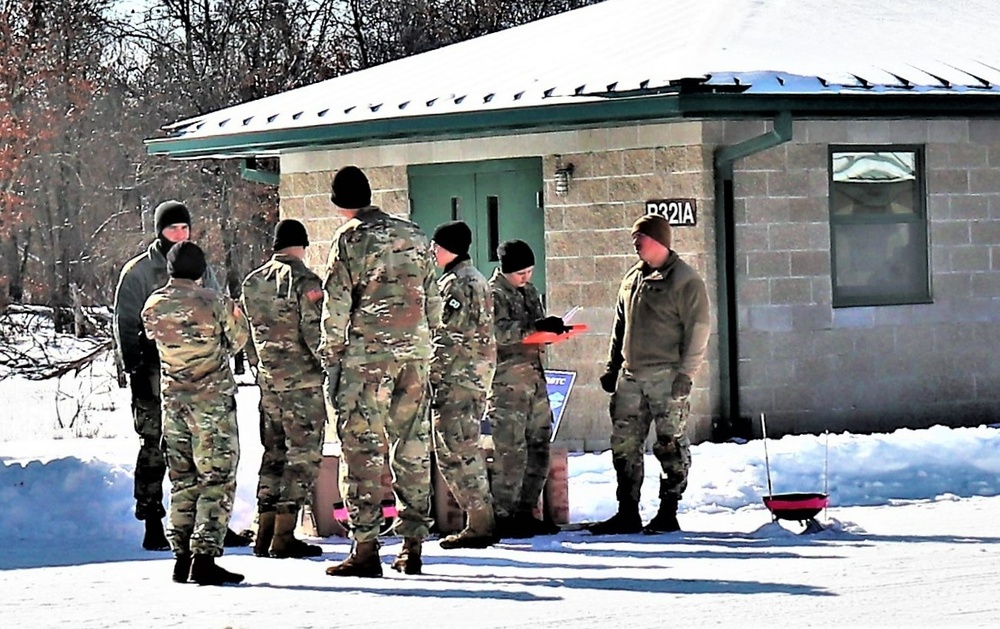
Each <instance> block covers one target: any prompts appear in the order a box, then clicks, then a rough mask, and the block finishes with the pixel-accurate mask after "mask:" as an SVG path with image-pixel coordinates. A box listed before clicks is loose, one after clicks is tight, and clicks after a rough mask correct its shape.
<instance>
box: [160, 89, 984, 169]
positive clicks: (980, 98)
mask: <svg viewBox="0 0 1000 629" xmlns="http://www.w3.org/2000/svg"><path fill="white" fill-rule="evenodd" d="M779 112H785V113H790V114H791V115H792V116H794V117H795V118H797V119H808V118H813V119H819V118H823V119H828V118H834V119H836V118H858V117H862V118H900V117H902V118H946V117H955V116H960V117H981V118H998V117H1000V94H998V93H997V92H987V91H984V92H983V93H969V92H968V91H966V92H961V93H944V94H920V93H912V92H909V93H908V92H901V93H899V94H895V93H893V94H888V93H884V92H864V93H857V94H855V93H848V94H845V93H843V92H837V93H817V94H753V93H742V94H732V93H695V94H685V93H670V94H651V95H640V96H634V97H629V98H608V99H607V100H597V101H588V102H583V103H559V104H552V105H543V106H534V107H523V108H516V109H499V110H488V111H474V112H462V113H454V114H437V115H432V116H414V117H405V118H388V119H380V120H370V121H361V122H350V123H339V124H330V125H323V126H312V127H303V128H298V129H278V130H274V131H254V132H246V133H235V134H229V135H224V136H212V137H208V138H184V137H178V138H157V139H151V140H146V149H147V152H148V153H149V154H150V155H163V156H166V157H170V158H174V159H196V158H206V157H215V158H237V157H251V156H257V155H268V154H270V155H273V154H276V153H281V152H284V151H288V150H310V149H322V148H350V147H356V146H376V145H384V144H398V143H402V142H420V141H429V140H451V139H462V138H471V137H495V136H502V135H511V134H514V133H537V132H543V131H546V132H551V131H560V130H570V129H580V128H590V127H599V126H619V125H623V124H630V123H636V122H646V123H649V122H657V121H661V122H665V121H670V120H679V119H706V120H707V119H747V118H761V117H772V116H774V115H776V114H778V113H779Z"/></svg>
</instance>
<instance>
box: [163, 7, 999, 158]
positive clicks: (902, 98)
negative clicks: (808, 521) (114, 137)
mask: <svg viewBox="0 0 1000 629" xmlns="http://www.w3.org/2000/svg"><path fill="white" fill-rule="evenodd" d="M880 4H885V5H889V6H877V5H880ZM948 4H949V3H942V2H940V1H939V0H896V1H895V2H892V3H870V2H868V1H867V0H842V1H841V2H838V3H830V2H828V1H827V0H769V1H768V2H767V3H760V2H758V1H756V0H605V2H602V3H600V4H596V5H592V6H589V7H584V8H582V9H577V10H575V11H570V12H567V13H563V14H561V15H557V16H554V17H551V18H547V19H544V20H539V21H537V22H533V23H530V24H526V25H523V26H520V27H517V28H512V29H509V30H506V31H502V32H499V33H494V34H492V35H488V36H485V37H480V38H477V39H474V40H470V41H467V42H463V43H460V44H455V45H452V46H447V47H445V48H440V49H438V50H434V51H430V52H427V53H423V54H420V55H415V56H413V57H408V58H406V59H401V60H398V61H394V62H392V63H387V64H384V65H381V66H376V67H373V68H369V69H367V70H362V71H359V72H354V73H352V74H348V75H344V76H340V77H337V78H334V79H330V80H327V81H323V82H320V83H316V84H314V85H310V86H306V87H302V88H299V89H296V90H292V91H289V92H285V93H282V94H276V95H274V96H270V97H267V98H263V99H260V100H256V101H252V102H249V103H244V104H242V105H236V106H233V107H229V108H226V109H223V110H220V111H216V112H213V113H209V114H206V115H203V116H199V117H196V118H191V119H188V120H183V121H180V122H176V123H174V124H170V125H167V126H165V127H164V131H166V132H167V136H166V137H164V138H157V139H152V140H148V141H147V144H148V150H149V152H150V153H152V154H162V155H167V156H170V157H179V158H184V157H242V156H253V155H273V154H277V153H281V152H283V151H287V150H303V149H308V148H315V147H326V146H360V145H372V144H380V143H382V144H384V143H394V142H402V141H421V140H428V139H442V138H459V137H482V136H484V135H503V134H509V133H515V132H530V131H543V130H558V129H568V128H580V127H587V126H601V125H613V124H624V123H628V122H639V121H657V120H660V121H662V120H671V119H678V118H710V117H723V116H724V117H758V116H770V115H773V114H774V113H775V112H777V111H785V112H790V113H792V114H793V115H795V116H797V117H809V116H812V117H821V116H843V117H848V116H854V117H857V116H859V115H865V116H869V117H871V116H878V115H886V116H889V115H892V116H901V115H902V116H949V115H950V116H954V115H975V116H990V117H1000V99H998V97H1000V69H998V67H1000V38H996V37H995V33H994V32H993V29H992V26H991V25H995V24H998V23H1000V3H998V2H995V0H965V2H964V4H963V14H964V15H969V16H974V17H973V18H971V19H968V20H966V21H964V22H958V23H957V22H956V17H955V11H954V9H953V8H949V6H947V5H948ZM664 24H673V25H677V26H676V28H675V29H673V30H670V29H668V30H664V26H663V25H664ZM928 42H933V45H929V44H928Z"/></svg>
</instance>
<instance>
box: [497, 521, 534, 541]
mask: <svg viewBox="0 0 1000 629" xmlns="http://www.w3.org/2000/svg"><path fill="white" fill-rule="evenodd" d="M495 531H496V535H497V537H499V538H500V539H528V538H530V537H534V536H535V527H533V526H524V521H523V520H522V519H521V518H518V517H517V516H514V515H507V516H501V517H499V518H497V519H496V529H495Z"/></svg>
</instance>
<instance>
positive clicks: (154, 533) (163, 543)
mask: <svg viewBox="0 0 1000 629" xmlns="http://www.w3.org/2000/svg"><path fill="white" fill-rule="evenodd" d="M145 522H146V534H145V535H144V536H143V538H142V547H143V548H145V549H146V550H170V542H168V541H167V536H166V535H164V534H163V522H162V521H161V520H160V518H146V520H145Z"/></svg>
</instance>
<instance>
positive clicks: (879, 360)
mask: <svg viewBox="0 0 1000 629" xmlns="http://www.w3.org/2000/svg"><path fill="white" fill-rule="evenodd" d="M720 127H721V128H720ZM761 131H762V129H760V128H758V125H756V124H753V123H742V124H737V123H728V124H725V125H717V126H716V128H715V129H713V131H712V133H714V134H715V136H716V137H717V138H720V139H722V138H724V139H725V141H726V142H735V141H739V140H740V139H745V138H747V137H751V136H753V135H757V134H758V133H759V132H761ZM831 144H836V145H844V144H866V145H872V144H874V145H892V144H908V145H921V146H924V147H925V174H926V188H927V213H928V219H929V241H930V259H929V261H930V272H931V286H932V299H933V303H931V304H918V305H896V306H880V307H865V308H836V309H835V308H833V307H832V282H831V263H830V225H829V209H828V208H829V206H828V203H829V184H828V180H829V173H828V152H829V146H830V145H831ZM735 196H736V213H737V216H736V221H737V239H736V246H737V251H738V259H737V269H738V296H737V302H738V310H739V340H740V368H739V369H740V372H739V375H740V384H741V403H742V411H743V414H744V415H749V416H751V417H754V418H756V417H757V416H758V415H759V413H761V412H765V413H767V416H768V428H769V431H770V432H772V433H774V434H776V435H780V434H785V433H803V432H818V431H822V430H824V429H830V430H832V431H844V430H847V431H852V432H873V431H887V430H892V429H895V428H897V427H901V426H909V427H925V426H930V425H935V424H946V425H952V426H960V425H977V424H980V423H992V422H996V421H998V418H1000V361H997V360H996V359H995V358H994V356H993V354H994V352H993V349H992V348H993V342H992V338H993V336H994V335H995V333H996V329H997V323H998V322H1000V273H998V272H1000V123H998V122H995V121H970V120H926V121H919V120H918V121H914V120H905V121H904V120H890V121H850V122H849V121H813V122H796V123H795V125H794V129H793V139H792V140H791V141H790V142H789V143H786V144H783V145H780V146H778V147H775V148H773V149H770V150H768V151H765V152H763V153H760V154H757V155H754V156H751V157H749V158H747V159H745V160H743V161H741V162H739V163H737V165H736V173H735ZM758 430H759V427H758Z"/></svg>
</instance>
